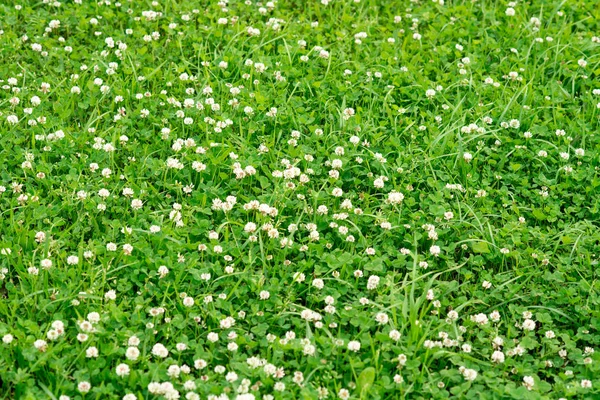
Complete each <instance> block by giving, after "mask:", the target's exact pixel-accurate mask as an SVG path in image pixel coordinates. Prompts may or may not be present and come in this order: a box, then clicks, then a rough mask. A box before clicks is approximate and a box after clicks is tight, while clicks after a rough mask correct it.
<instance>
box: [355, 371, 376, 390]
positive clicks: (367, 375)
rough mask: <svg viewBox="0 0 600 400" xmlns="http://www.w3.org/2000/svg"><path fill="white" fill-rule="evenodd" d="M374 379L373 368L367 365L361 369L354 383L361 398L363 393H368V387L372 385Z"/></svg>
mask: <svg viewBox="0 0 600 400" xmlns="http://www.w3.org/2000/svg"><path fill="white" fill-rule="evenodd" d="M374 381H375V368H373V367H368V368H365V369H363V371H362V372H361V373H360V375H359V376H358V380H357V382H356V385H357V387H358V390H359V391H360V395H361V398H364V396H365V394H367V393H368V391H369V388H370V387H371V385H373V382H374Z"/></svg>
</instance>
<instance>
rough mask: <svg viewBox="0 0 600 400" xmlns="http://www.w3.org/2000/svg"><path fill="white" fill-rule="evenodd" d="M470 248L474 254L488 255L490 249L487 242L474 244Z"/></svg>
mask: <svg viewBox="0 0 600 400" xmlns="http://www.w3.org/2000/svg"><path fill="white" fill-rule="evenodd" d="M472 247H473V251H474V252H475V253H489V252H490V248H489V246H488V244H487V242H484V241H481V242H474V243H473V245H472Z"/></svg>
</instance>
